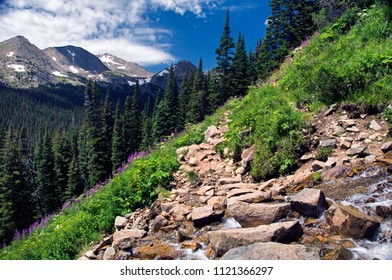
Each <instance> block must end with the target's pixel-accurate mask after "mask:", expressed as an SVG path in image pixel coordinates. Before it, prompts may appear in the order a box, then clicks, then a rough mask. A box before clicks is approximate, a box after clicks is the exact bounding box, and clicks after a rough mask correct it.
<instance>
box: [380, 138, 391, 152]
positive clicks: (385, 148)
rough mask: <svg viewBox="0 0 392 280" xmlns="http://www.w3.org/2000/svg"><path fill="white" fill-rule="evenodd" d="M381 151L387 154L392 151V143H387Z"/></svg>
mask: <svg viewBox="0 0 392 280" xmlns="http://www.w3.org/2000/svg"><path fill="white" fill-rule="evenodd" d="M381 151H382V152H383V153H384V154H386V153H388V152H389V151H392V141H389V142H386V143H384V144H383V145H382V146H381Z"/></svg>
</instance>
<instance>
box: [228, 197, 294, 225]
mask: <svg viewBox="0 0 392 280" xmlns="http://www.w3.org/2000/svg"><path fill="white" fill-rule="evenodd" d="M290 208H291V207H290V204H289V203H275V204H267V203H251V204H249V203H246V202H241V201H238V200H236V199H235V198H232V199H228V201H227V213H228V214H229V215H230V216H232V217H233V218H234V219H235V220H236V221H237V222H238V223H239V224H240V225H241V226H242V227H255V226H259V225H266V224H270V223H273V222H276V221H278V220H280V219H282V218H285V217H286V216H287V215H288V213H289V211H290Z"/></svg>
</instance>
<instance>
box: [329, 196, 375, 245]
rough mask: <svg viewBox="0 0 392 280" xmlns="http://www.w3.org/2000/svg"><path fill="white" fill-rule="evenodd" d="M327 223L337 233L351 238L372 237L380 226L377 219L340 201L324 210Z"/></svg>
mask: <svg viewBox="0 0 392 280" xmlns="http://www.w3.org/2000/svg"><path fill="white" fill-rule="evenodd" d="M325 218H326V220H327V223H328V224H329V225H330V226H331V228H332V229H334V230H335V231H337V232H338V233H339V234H341V235H343V236H347V237H352V238H358V239H362V238H369V239H370V238H372V236H373V235H374V233H375V232H376V231H377V229H378V228H379V227H380V222H379V220H378V219H376V218H374V217H371V216H369V215H367V214H365V213H363V212H361V211H360V210H359V209H358V208H356V207H354V206H351V205H350V206H345V205H342V204H340V203H335V204H334V205H332V206H331V207H330V208H329V209H328V211H327V212H325Z"/></svg>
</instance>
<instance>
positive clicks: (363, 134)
mask: <svg viewBox="0 0 392 280" xmlns="http://www.w3.org/2000/svg"><path fill="white" fill-rule="evenodd" d="M368 137H369V134H368V133H366V132H361V133H360V134H359V136H358V141H363V140H365V139H367V138H368Z"/></svg>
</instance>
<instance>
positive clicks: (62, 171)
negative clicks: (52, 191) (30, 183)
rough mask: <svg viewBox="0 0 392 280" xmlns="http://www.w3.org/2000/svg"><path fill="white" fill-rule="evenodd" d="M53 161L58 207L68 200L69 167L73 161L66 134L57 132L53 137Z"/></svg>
mask: <svg viewBox="0 0 392 280" xmlns="http://www.w3.org/2000/svg"><path fill="white" fill-rule="evenodd" d="M53 159H54V171H55V174H56V175H55V176H56V196H57V197H56V198H57V205H56V206H57V207H60V206H61V204H62V203H63V202H64V201H65V200H66V199H67V196H66V194H65V193H66V190H67V181H68V176H67V175H68V167H69V164H70V162H71V159H72V154H71V150H70V145H69V143H68V140H67V138H66V136H65V134H64V132H61V131H56V132H55V134H54V137H53Z"/></svg>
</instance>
